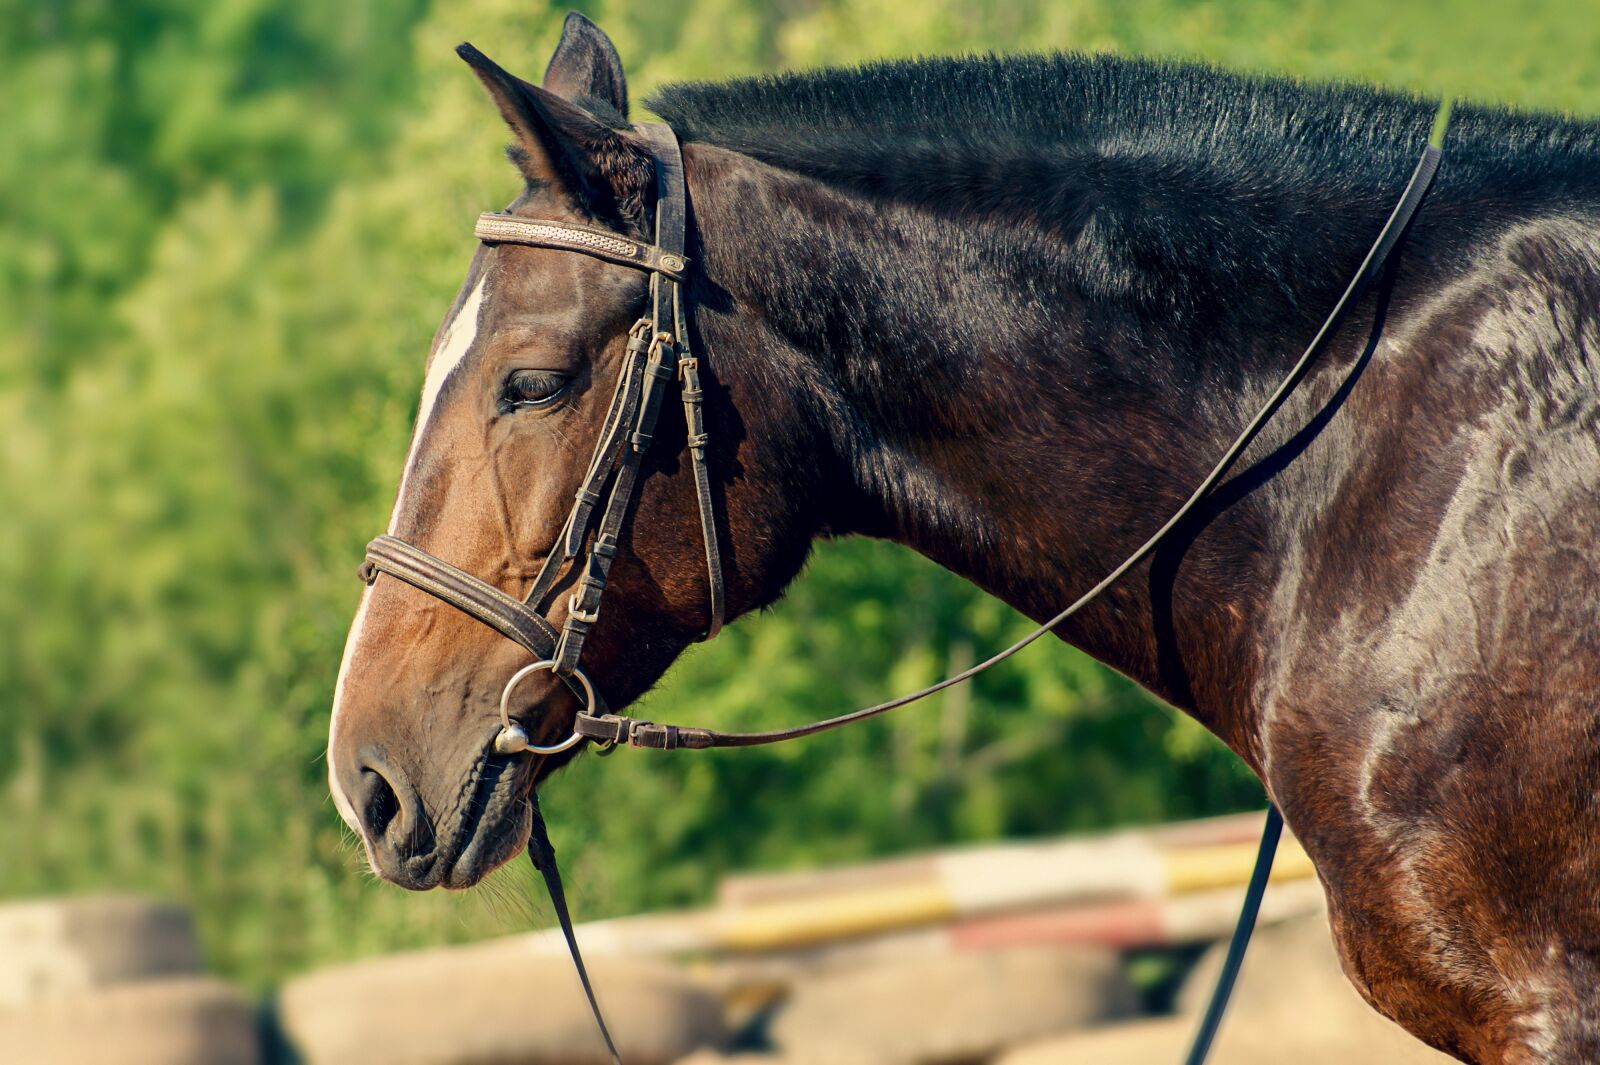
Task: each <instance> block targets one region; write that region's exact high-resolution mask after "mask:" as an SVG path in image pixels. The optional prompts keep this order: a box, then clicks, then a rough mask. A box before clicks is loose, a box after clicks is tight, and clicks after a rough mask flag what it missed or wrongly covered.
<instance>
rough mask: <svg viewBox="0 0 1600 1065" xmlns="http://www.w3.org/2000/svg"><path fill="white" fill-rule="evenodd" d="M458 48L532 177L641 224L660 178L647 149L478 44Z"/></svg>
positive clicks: (601, 211) (592, 212)
mask: <svg viewBox="0 0 1600 1065" xmlns="http://www.w3.org/2000/svg"><path fill="white" fill-rule="evenodd" d="M569 23H570V20H569ZM596 32H598V31H596ZM456 54H457V55H459V56H460V57H461V58H462V59H464V60H466V62H467V65H468V66H470V67H471V68H472V71H473V73H474V74H476V75H477V76H478V80H479V81H481V82H483V87H484V88H485V89H487V90H488V91H489V96H490V97H491V98H492V99H493V100H494V102H495V106H497V107H498V108H499V109H500V114H501V117H503V118H504V119H505V120H506V124H507V125H508V126H510V127H511V132H512V133H514V134H515V135H516V138H517V144H516V146H515V147H514V148H513V149H512V151H511V153H510V154H511V159H512V162H514V163H516V165H517V168H518V169H519V170H521V171H522V174H523V176H524V177H526V178H527V179H528V182H529V183H530V184H532V185H534V186H536V187H541V188H549V189H552V190H554V191H556V192H558V193H561V194H563V195H565V196H566V198H567V199H568V200H569V201H570V203H571V204H572V206H573V207H574V208H576V209H577V210H578V211H580V212H581V213H583V214H586V215H588V216H590V217H592V218H596V219H600V220H603V221H607V222H611V223H613V224H618V225H620V226H622V227H624V228H633V229H638V228H642V226H643V223H644V215H645V208H646V205H647V193H648V191H649V190H650V189H652V188H654V179H655V170H654V164H653V163H652V162H651V158H650V154H649V152H648V151H646V150H645V149H644V148H643V147H642V146H641V145H639V144H638V143H637V142H635V141H634V140H633V139H632V138H631V137H629V136H627V135H626V134H625V133H623V132H622V131H620V130H616V129H613V128H611V127H610V126H608V125H606V124H605V123H604V122H602V121H600V120H599V119H598V118H596V117H595V116H594V115H592V114H590V113H589V112H588V111H585V110H584V109H583V108H581V107H579V106H578V105H577V104H575V103H572V102H571V101H569V100H567V99H565V98H563V97H562V96H558V95H556V94H555V93H553V92H551V91H549V90H548V89H541V88H540V87H539V86H537V85H530V84H528V83H527V82H525V81H523V80H522V79H521V78H519V77H517V76H515V75H514V74H511V73H509V72H508V71H506V70H505V69H504V68H502V67H501V66H500V65H499V64H498V63H496V62H495V61H494V60H492V59H490V58H489V57H488V56H486V55H484V54H483V53H482V52H480V51H478V50H477V49H476V48H474V47H472V45H470V44H462V45H459V46H457V48H456Z"/></svg>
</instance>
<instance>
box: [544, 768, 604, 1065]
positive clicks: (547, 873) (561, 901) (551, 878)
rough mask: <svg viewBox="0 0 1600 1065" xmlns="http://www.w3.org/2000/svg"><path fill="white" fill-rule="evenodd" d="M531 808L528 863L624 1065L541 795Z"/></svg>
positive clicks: (597, 1018) (596, 1014)
mask: <svg viewBox="0 0 1600 1065" xmlns="http://www.w3.org/2000/svg"><path fill="white" fill-rule="evenodd" d="M528 806H529V807H530V808H531V809H532V810H533V827H532V828H531V829H529V831H528V860H529V861H531V862H533V867H534V868H535V869H537V870H539V873H540V875H542V876H543V877H544V886H545V890H547V891H548V892H549V893H550V907H551V908H552V909H553V910H555V911H556V920H557V921H558V922H559V923H560V925H561V934H562V935H563V936H565V937H566V940H567V953H569V954H571V955H572V967H573V968H574V969H577V970H578V982H579V983H580V984H582V985H583V994H584V997H585V998H587V999H588V1000H589V1012H590V1013H592V1014H594V1023H595V1027H597V1028H599V1029H600V1038H601V1039H604V1040H605V1041H606V1050H608V1051H609V1052H610V1053H611V1060H612V1062H613V1065H622V1055H621V1054H618V1053H617V1044H616V1043H614V1042H613V1041H612V1039H611V1029H609V1028H607V1027H606V1019H605V1017H604V1016H602V1015H601V1013H600V1003H599V1002H598V1001H597V1000H596V999H595V997H594V985H593V984H591V983H590V982H589V970H588V969H587V968H585V967H584V964H583V952H582V951H580V950H579V949H578V935H577V933H576V932H574V931H573V929H572V914H571V913H569V912H568V910H567V893H566V890H565V889H564V888H563V887H562V886H561V870H560V869H558V868H556V849H555V847H553V846H551V844H550V831H549V829H547V828H546V827H545V823H544V814H543V813H542V812H540V810H539V797H538V795H537V794H531V795H529V796H528Z"/></svg>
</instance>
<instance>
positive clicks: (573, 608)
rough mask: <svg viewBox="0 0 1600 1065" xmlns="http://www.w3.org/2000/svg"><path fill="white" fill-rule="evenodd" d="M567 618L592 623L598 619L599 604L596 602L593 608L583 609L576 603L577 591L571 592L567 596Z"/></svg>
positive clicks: (587, 623) (586, 623) (585, 623)
mask: <svg viewBox="0 0 1600 1065" xmlns="http://www.w3.org/2000/svg"><path fill="white" fill-rule="evenodd" d="M567 620H568V621H577V622H581V623H582V624H584V625H593V624H594V623H595V622H597V621H599V620H600V605H599V604H598V603H596V604H595V608H594V609H593V610H585V609H583V607H581V606H579V605H578V593H577V592H573V593H572V594H571V595H569V596H567Z"/></svg>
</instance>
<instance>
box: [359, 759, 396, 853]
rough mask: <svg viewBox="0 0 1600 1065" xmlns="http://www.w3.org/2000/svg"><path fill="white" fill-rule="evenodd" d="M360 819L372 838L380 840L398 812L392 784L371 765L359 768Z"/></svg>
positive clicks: (386, 832)
mask: <svg viewBox="0 0 1600 1065" xmlns="http://www.w3.org/2000/svg"><path fill="white" fill-rule="evenodd" d="M359 790H360V803H361V805H360V807H359V810H360V814H361V820H362V821H363V822H364V823H365V824H366V826H367V832H368V833H369V834H370V835H371V837H372V839H373V840H380V839H382V838H383V837H384V836H385V835H387V834H388V832H389V825H390V824H391V823H393V821H394V819H395V818H396V817H397V816H398V815H399V813H400V797H399V796H398V795H396V794H395V793H394V786H393V785H392V784H390V783H389V781H388V778H386V777H385V776H384V775H383V774H382V773H380V772H379V771H378V770H376V769H373V768H372V767H371V766H363V767H362V769H361V784H360V789H359Z"/></svg>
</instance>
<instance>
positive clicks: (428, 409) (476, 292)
mask: <svg viewBox="0 0 1600 1065" xmlns="http://www.w3.org/2000/svg"><path fill="white" fill-rule="evenodd" d="M487 278H488V273H487V271H486V272H485V273H484V274H482V275H480V276H479V278H478V283H477V284H476V285H474V286H473V287H472V294H471V295H469V296H468V297H467V301H466V302H465V303H463V304H462V305H461V310H460V311H458V312H457V313H456V316H455V317H454V318H452V319H450V324H449V325H447V326H445V330H444V336H443V337H442V338H441V339H440V341H439V350H438V351H436V352H434V355H433V361H432V362H430V363H428V376H427V379H426V380H424V381H423V382H422V405H421V406H420V407H418V408H417V427H416V429H415V431H413V433H412V435H411V452H410V454H408V455H407V456H406V467H405V472H403V473H402V474H400V490H399V491H398V492H396V493H395V497H394V513H393V514H391V515H390V516H389V535H390V536H393V535H394V523H395V521H396V520H397V519H398V518H399V516H400V504H401V503H403V502H405V498H406V487H407V485H408V484H409V483H410V480H411V471H412V470H413V469H415V468H416V465H417V455H418V454H419V453H421V451H422V442H423V441H424V440H425V439H427V436H428V423H429V422H431V421H432V420H433V410H434V407H435V406H436V405H437V404H438V402H439V394H440V393H441V392H443V391H444V386H445V385H447V384H449V383H450V375H451V374H453V373H455V370H456V367H457V366H460V365H461V360H462V359H465V358H466V357H467V352H469V351H471V350H472V345H473V343H474V342H475V341H477V339H478V311H479V309H480V308H481V307H482V306H483V283H484V281H485V280H486V279H487Z"/></svg>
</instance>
